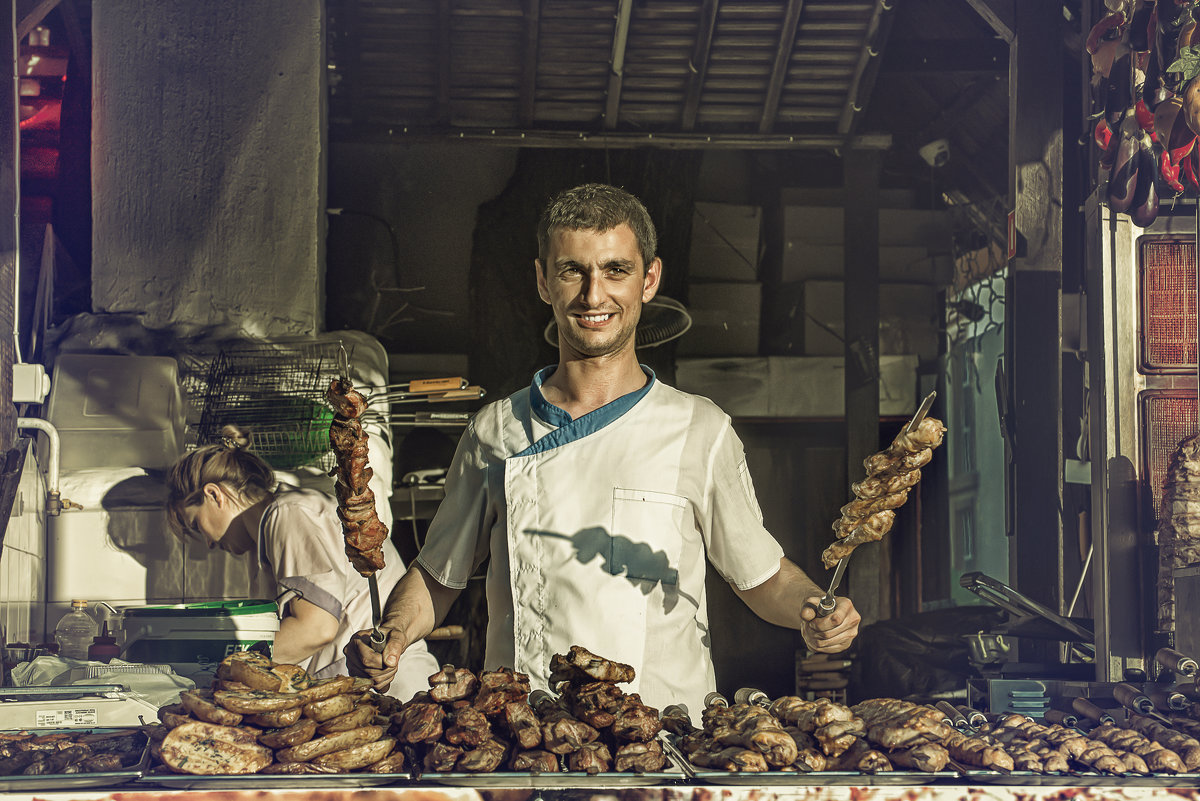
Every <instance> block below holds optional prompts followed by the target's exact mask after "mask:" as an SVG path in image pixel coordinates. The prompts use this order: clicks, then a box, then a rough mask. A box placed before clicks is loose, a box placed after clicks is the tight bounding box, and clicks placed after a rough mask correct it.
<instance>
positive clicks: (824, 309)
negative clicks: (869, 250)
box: [804, 281, 938, 359]
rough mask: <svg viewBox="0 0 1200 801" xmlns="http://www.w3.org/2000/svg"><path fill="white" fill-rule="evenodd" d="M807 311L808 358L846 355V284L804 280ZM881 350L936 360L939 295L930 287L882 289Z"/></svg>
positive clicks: (888, 285) (905, 285)
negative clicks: (844, 296) (843, 337)
mask: <svg viewBox="0 0 1200 801" xmlns="http://www.w3.org/2000/svg"><path fill="white" fill-rule="evenodd" d="M804 311H805V317H804V325H805V328H804V354H805V355H806V356H841V355H842V354H843V353H844V351H845V344H844V343H843V341H842V339H841V337H842V335H843V334H844V333H845V320H844V317H843V313H844V311H845V309H844V307H843V283H842V282H841V281H805V282H804ZM829 329H832V330H833V332H836V334H835V333H833V332H831V331H830V330H829ZM879 352H880V354H886V355H894V354H901V353H913V354H917V355H919V356H921V357H922V358H925V359H933V358H936V357H937V352H938V309H937V292H936V290H935V289H934V287H933V286H932V285H930V284H880V285H879Z"/></svg>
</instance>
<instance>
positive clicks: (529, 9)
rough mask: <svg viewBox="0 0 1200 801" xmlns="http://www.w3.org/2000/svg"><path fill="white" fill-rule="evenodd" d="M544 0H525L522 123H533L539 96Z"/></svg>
mask: <svg viewBox="0 0 1200 801" xmlns="http://www.w3.org/2000/svg"><path fill="white" fill-rule="evenodd" d="M541 18H542V0H525V39H524V52H523V53H522V57H521V65H522V66H521V87H520V97H519V99H518V101H517V102H518V104H519V108H518V110H517V119H519V120H520V121H521V125H523V126H529V125H532V124H533V114H534V109H535V107H536V98H537V72H538V36H539V28H540V27H541Z"/></svg>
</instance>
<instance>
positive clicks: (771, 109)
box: [758, 0, 804, 134]
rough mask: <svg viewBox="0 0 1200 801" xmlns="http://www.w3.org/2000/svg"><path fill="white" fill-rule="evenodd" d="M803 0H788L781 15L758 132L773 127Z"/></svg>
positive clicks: (802, 8)
mask: <svg viewBox="0 0 1200 801" xmlns="http://www.w3.org/2000/svg"><path fill="white" fill-rule="evenodd" d="M803 10H804V0H788V4H787V10H786V11H785V12H784V15H783V26H782V27H781V28H780V30H779V46H778V47H777V48H776V49H775V63H774V65H772V67H771V80H770V81H769V82H768V83H767V97H766V100H765V101H764V102H763V112H762V117H761V118H760V119H759V121H758V132H759V133H760V134H765V133H770V132H771V131H773V130H774V129H775V117H776V116H777V115H778V114H779V98H780V96H782V95H783V81H784V79H785V78H787V68H788V62H789V61H791V59H792V50H793V49H794V48H795V47H796V29H797V28H798V27H799V25H800V12H802V11H803Z"/></svg>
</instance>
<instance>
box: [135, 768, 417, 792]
mask: <svg viewBox="0 0 1200 801" xmlns="http://www.w3.org/2000/svg"><path fill="white" fill-rule="evenodd" d="M411 781H412V774H410V773H408V772H404V773H310V774H304V775H297V776H288V775H287V774H280V773H245V774H238V775H223V776H198V775H193V774H190V773H146V774H144V775H143V776H142V777H141V778H139V779H138V784H154V785H157V786H159V787H168V788H170V789H172V790H248V789H278V790H285V789H286V790H314V789H317V788H322V787H354V788H360V787H382V786H384V785H389V784H406V783H411Z"/></svg>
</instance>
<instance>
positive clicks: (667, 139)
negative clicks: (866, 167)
mask: <svg viewBox="0 0 1200 801" xmlns="http://www.w3.org/2000/svg"><path fill="white" fill-rule="evenodd" d="M329 135H330V140H331V141H334V142H339V143H349V142H360V143H388V142H390V143H395V144H401V143H403V144H412V143H414V142H421V143H431V144H432V143H436V142H458V143H460V144H471V145H491V146H493V147H537V148H543V147H549V148H573V147H578V148H609V149H613V150H616V149H625V148H648V147H649V148H657V149H660V150H827V151H829V152H833V151H836V150H840V149H842V148H857V149H860V150H862V149H866V150H888V149H889V148H891V146H892V137H891V135H890V134H861V135H858V136H854V137H851V139H850V140H849V141H847V140H846V138H845V137H844V136H837V135H835V134H771V135H760V134H736V133H735V134H698V133H690V134H683V133H622V132H616V131H614V132H603V131H555V130H541V131H519V130H512V129H502V128H496V129H492V128H416V127H414V126H394V127H387V126H379V127H374V128H368V126H352V125H345V124H342V125H333V126H331V127H330V132H329Z"/></svg>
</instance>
